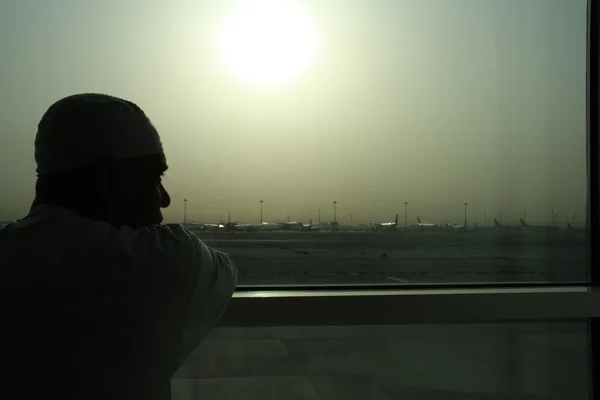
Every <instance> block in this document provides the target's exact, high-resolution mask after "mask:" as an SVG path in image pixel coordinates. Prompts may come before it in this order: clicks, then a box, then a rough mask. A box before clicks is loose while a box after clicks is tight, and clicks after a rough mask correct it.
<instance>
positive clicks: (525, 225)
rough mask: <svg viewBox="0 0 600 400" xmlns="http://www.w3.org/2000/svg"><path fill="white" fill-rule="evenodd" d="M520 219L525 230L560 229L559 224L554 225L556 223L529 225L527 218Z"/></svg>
mask: <svg viewBox="0 0 600 400" xmlns="http://www.w3.org/2000/svg"><path fill="white" fill-rule="evenodd" d="M519 221H520V222H521V226H522V227H523V229H524V230H543V231H557V230H559V229H560V228H559V227H558V226H554V225H546V226H542V225H539V226H538V225H529V224H528V223H527V222H525V220H524V219H523V218H520V219H519Z"/></svg>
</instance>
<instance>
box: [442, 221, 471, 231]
mask: <svg viewBox="0 0 600 400" xmlns="http://www.w3.org/2000/svg"><path fill="white" fill-rule="evenodd" d="M445 227H446V228H447V229H449V230H452V231H460V232H462V231H466V230H467V229H468V227H467V224H466V223H465V224H463V225H458V224H457V223H456V222H455V223H454V224H453V225H448V224H445Z"/></svg>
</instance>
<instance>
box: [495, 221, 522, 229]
mask: <svg viewBox="0 0 600 400" xmlns="http://www.w3.org/2000/svg"><path fill="white" fill-rule="evenodd" d="M494 228H496V229H498V230H503V231H522V230H523V225H522V224H521V225H502V224H501V223H500V222H498V220H497V219H494Z"/></svg>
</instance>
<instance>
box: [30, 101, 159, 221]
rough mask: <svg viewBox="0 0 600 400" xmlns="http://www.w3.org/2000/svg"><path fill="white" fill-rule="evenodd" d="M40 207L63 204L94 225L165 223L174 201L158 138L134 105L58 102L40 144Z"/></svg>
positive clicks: (41, 128)
mask: <svg viewBox="0 0 600 400" xmlns="http://www.w3.org/2000/svg"><path fill="white" fill-rule="evenodd" d="M35 160H36V162H37V174H38V181H37V184H36V200H35V202H34V205H36V204H57V205H61V206H64V207H67V208H70V209H71V210H73V211H75V212H77V213H79V214H81V215H83V216H85V217H88V218H91V219H94V220H100V221H106V222H109V223H112V224H114V225H130V226H142V225H151V224H158V223H161V222H162V214H161V211H160V209H161V208H165V207H168V206H169V204H170V198H169V195H168V194H167V192H166V190H165V189H164V187H163V186H162V183H161V177H162V174H163V173H164V172H165V171H166V169H167V163H166V159H165V156H164V153H163V148H162V144H161V141H160V137H159V135H158V132H157V131H156V129H155V128H154V126H153V125H152V123H151V122H150V120H149V119H148V118H147V117H146V115H145V114H144V112H143V111H142V110H141V109H140V108H139V107H138V106H137V105H135V104H134V103H132V102H130V101H126V100H123V99H119V98H116V97H112V96H108V95H103V94H78V95H73V96H69V97H66V98H64V99H61V100H59V101H57V102H56V103H54V104H53V105H52V106H51V107H50V108H49V109H48V111H46V113H45V114H44V116H43V117H42V119H41V121H40V123H39V125H38V132H37V135H36V138H35Z"/></svg>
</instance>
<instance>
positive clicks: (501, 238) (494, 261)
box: [198, 231, 587, 285]
mask: <svg viewBox="0 0 600 400" xmlns="http://www.w3.org/2000/svg"><path fill="white" fill-rule="evenodd" d="M198 233H199V236H200V237H201V238H202V239H203V240H204V242H205V243H206V244H207V245H209V246H211V247H214V248H215V249H217V250H221V251H224V252H226V253H228V254H229V256H230V257H231V259H232V260H233V261H234V262H235V264H236V266H237V267H238V270H239V279H238V281H239V284H240V285H260V284H269V285H295V284H339V283H354V284H355V283H378V284H379V283H397V284H402V283H405V284H411V283H414V284H420V283H498V282H581V281H585V280H587V268H586V264H585V236H583V235H577V234H572V233H568V232H558V233H544V232H536V233H526V232H514V233H495V232H464V233H452V232H415V233H410V232H404V233H393V234H391V233H390V234H383V233H370V232H285V231H284V232H236V233H215V232H198Z"/></svg>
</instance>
